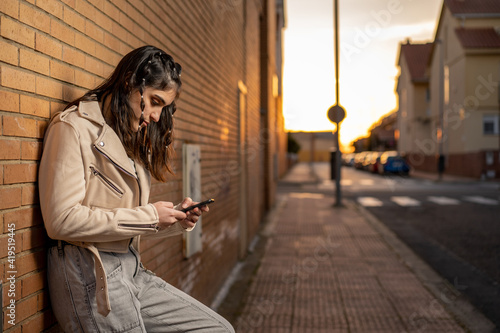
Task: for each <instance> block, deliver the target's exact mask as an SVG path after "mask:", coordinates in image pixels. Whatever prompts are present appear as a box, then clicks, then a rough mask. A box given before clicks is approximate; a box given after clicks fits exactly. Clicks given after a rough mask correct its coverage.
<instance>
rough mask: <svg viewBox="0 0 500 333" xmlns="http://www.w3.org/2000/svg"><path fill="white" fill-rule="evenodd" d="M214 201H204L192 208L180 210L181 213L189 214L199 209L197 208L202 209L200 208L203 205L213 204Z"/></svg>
mask: <svg viewBox="0 0 500 333" xmlns="http://www.w3.org/2000/svg"><path fill="white" fill-rule="evenodd" d="M214 201H215V199H208V200H205V201H202V202H200V203H197V204H196V205H192V206H189V207H186V208H183V209H181V212H184V213H187V212H189V211H190V210H193V209H195V208H199V207H202V206H205V205H208V204H211V203H212V202H214Z"/></svg>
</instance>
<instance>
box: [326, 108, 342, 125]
mask: <svg viewBox="0 0 500 333" xmlns="http://www.w3.org/2000/svg"><path fill="white" fill-rule="evenodd" d="M344 118H345V110H344V108H343V107H341V106H340V105H338V104H335V105H333V106H332V107H330V108H329V109H328V119H330V121H331V122H332V123H340V122H341V121H342V120H344Z"/></svg>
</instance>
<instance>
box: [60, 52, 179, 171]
mask: <svg viewBox="0 0 500 333" xmlns="http://www.w3.org/2000/svg"><path fill="white" fill-rule="evenodd" d="M181 69H182V68H181V65H179V64H178V63H176V62H175V61H174V59H173V58H172V57H171V56H170V55H168V54H166V53H165V52H163V51H162V50H160V49H159V48H157V47H154V46H143V47H140V48H138V49H135V50H133V51H131V52H130V53H128V54H127V55H126V56H124V57H123V58H122V60H121V61H120V62H119V63H118V65H117V66H116V68H115V70H114V71H113V73H112V74H111V76H110V77H109V78H108V79H107V80H105V81H104V82H103V83H102V84H101V85H99V86H98V87H97V88H95V89H93V90H91V91H89V92H87V93H86V94H85V95H84V96H83V97H81V98H79V99H78V100H76V101H74V102H72V103H71V104H69V105H68V107H69V106H71V105H78V103H79V102H80V101H81V100H88V99H92V98H95V97H93V96H96V97H97V100H98V101H100V102H101V103H102V106H103V107H102V109H103V111H102V112H103V116H104V119H106V122H107V123H108V125H109V126H110V127H111V128H113V130H114V131H115V132H116V134H117V135H118V137H119V138H120V140H121V141H122V143H123V146H124V147H125V150H126V152H127V154H128V156H129V157H131V158H133V159H134V160H136V161H138V162H139V163H142V164H143V165H144V166H145V167H146V169H148V170H149V171H150V172H151V174H152V176H153V177H154V178H156V179H157V180H160V181H165V180H166V172H169V173H172V170H171V168H170V164H169V162H170V156H171V155H172V152H173V151H172V148H171V146H172V145H171V143H172V141H173V117H172V115H173V114H174V112H175V110H176V107H175V100H174V102H172V104H170V105H167V106H165V107H164V108H163V110H162V112H161V115H160V119H159V121H158V122H156V123H155V122H151V123H150V124H149V125H148V126H147V129H146V128H143V129H141V130H140V131H139V132H137V133H136V132H134V131H133V129H132V122H133V119H134V118H135V115H134V111H133V110H132V107H131V106H130V103H129V97H130V94H131V92H133V91H135V90H139V91H144V89H145V88H146V87H150V88H153V89H159V90H165V89H175V90H176V92H177V95H176V99H177V97H178V95H179V93H180V88H181V84H182V83H181V80H180V75H181ZM104 103H106V105H104Z"/></svg>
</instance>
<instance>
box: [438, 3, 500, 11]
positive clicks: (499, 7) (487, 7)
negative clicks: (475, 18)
mask: <svg viewBox="0 0 500 333" xmlns="http://www.w3.org/2000/svg"><path fill="white" fill-rule="evenodd" d="M444 2H445V5H446V6H447V7H448V8H449V9H450V11H451V12H452V14H453V15H459V14H486V15H491V14H500V1H498V0H444Z"/></svg>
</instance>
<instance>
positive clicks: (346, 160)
mask: <svg viewBox="0 0 500 333" xmlns="http://www.w3.org/2000/svg"><path fill="white" fill-rule="evenodd" d="M354 156H355V154H354V153H347V154H342V164H343V165H345V166H353V165H354Z"/></svg>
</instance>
